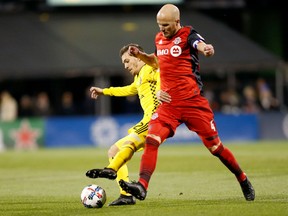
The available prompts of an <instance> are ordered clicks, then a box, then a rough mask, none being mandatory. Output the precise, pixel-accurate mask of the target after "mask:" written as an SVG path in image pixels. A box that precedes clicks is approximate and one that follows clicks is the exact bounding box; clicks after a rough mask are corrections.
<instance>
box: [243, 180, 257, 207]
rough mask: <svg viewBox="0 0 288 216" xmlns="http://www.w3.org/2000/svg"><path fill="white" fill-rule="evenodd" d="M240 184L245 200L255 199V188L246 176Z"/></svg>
mask: <svg viewBox="0 0 288 216" xmlns="http://www.w3.org/2000/svg"><path fill="white" fill-rule="evenodd" d="M240 186H241V189H242V192H243V194H244V197H245V199H246V200H247V201H253V200H254V199H255V190H254V188H253V186H252V184H251V182H250V181H249V179H248V178H246V179H245V180H244V181H243V182H240Z"/></svg>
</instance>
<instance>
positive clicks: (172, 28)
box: [157, 18, 179, 38]
mask: <svg viewBox="0 0 288 216" xmlns="http://www.w3.org/2000/svg"><path fill="white" fill-rule="evenodd" d="M178 23H179V22H178V21H177V20H169V19H165V18H157V24H158V26H159V29H160V31H161V32H162V34H163V36H164V37H166V38H171V37H173V36H174V35H175V34H176V32H177V26H178Z"/></svg>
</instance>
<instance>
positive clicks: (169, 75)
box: [155, 26, 204, 101]
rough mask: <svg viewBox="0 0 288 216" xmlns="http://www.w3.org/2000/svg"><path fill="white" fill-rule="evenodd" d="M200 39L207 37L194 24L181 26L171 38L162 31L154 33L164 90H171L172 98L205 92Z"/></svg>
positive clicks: (189, 96)
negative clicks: (198, 47)
mask: <svg viewBox="0 0 288 216" xmlns="http://www.w3.org/2000/svg"><path fill="white" fill-rule="evenodd" d="M199 41H204V38H203V37H201V36H200V35H199V34H198V33H197V32H196V30H195V29H193V27H191V26H186V27H182V28H181V29H180V30H179V31H178V32H177V33H176V34H175V35H174V36H173V37H172V38H165V37H164V36H163V34H162V32H159V33H158V34H157V35H156V37H155V45H156V51H155V55H156V56H157V58H158V62H159V67H160V80H161V82H160V84H161V90H163V91H166V92H167V93H169V95H170V96H171V97H172V101H175V100H176V101H177V100H183V99H187V98H191V97H193V96H195V95H199V94H201V93H202V86H203V84H202V81H201V77H200V73H199V58H198V50H197V44H198V42H199Z"/></svg>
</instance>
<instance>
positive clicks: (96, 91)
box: [90, 86, 103, 99]
mask: <svg viewBox="0 0 288 216" xmlns="http://www.w3.org/2000/svg"><path fill="white" fill-rule="evenodd" d="M90 93H91V98H93V99H97V97H98V96H99V95H103V89H101V88H99V87H94V86H92V87H91V88H90Z"/></svg>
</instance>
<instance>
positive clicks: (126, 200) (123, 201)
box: [108, 194, 136, 206]
mask: <svg viewBox="0 0 288 216" xmlns="http://www.w3.org/2000/svg"><path fill="white" fill-rule="evenodd" d="M135 204H136V199H135V197H133V196H127V195H123V194H121V195H120V197H119V198H118V199H116V200H114V201H113V202H111V203H109V205H108V206H119V205H135Z"/></svg>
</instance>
